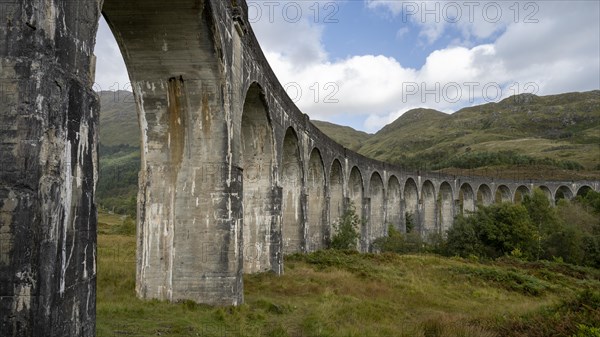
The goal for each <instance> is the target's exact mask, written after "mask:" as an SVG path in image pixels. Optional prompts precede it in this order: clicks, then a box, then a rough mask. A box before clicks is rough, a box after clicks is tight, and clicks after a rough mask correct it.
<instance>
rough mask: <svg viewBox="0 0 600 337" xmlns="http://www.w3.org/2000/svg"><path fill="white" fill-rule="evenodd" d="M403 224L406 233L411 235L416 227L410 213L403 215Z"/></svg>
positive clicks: (413, 217)
mask: <svg viewBox="0 0 600 337" xmlns="http://www.w3.org/2000/svg"><path fill="white" fill-rule="evenodd" d="M404 223H405V224H406V233H411V232H412V231H413V230H414V229H415V227H416V225H415V216H414V214H412V213H410V212H406V213H404Z"/></svg>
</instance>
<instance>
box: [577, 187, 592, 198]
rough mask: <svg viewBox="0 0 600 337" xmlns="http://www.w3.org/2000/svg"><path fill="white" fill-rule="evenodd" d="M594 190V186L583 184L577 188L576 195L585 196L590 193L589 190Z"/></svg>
mask: <svg viewBox="0 0 600 337" xmlns="http://www.w3.org/2000/svg"><path fill="white" fill-rule="evenodd" d="M593 190H594V189H593V188H591V187H590V186H588V185H583V186H581V187H580V188H579V189H578V190H577V194H576V196H578V197H579V196H582V197H585V196H586V195H587V194H588V192H589V191H593Z"/></svg>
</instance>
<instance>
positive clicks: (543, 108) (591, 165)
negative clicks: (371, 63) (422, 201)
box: [358, 90, 600, 169]
mask: <svg viewBox="0 0 600 337" xmlns="http://www.w3.org/2000/svg"><path fill="white" fill-rule="evenodd" d="M506 151H513V152H515V153H518V155H521V156H528V157H531V158H533V159H534V160H538V161H544V160H546V159H545V158H548V159H549V160H550V161H557V162H565V161H573V162H576V163H579V164H580V165H581V166H583V167H584V168H586V169H597V167H598V166H599V165H600V91H598V90H596V91H590V92H584V93H567V94H561V95H553V96H544V97H538V96H534V95H529V94H524V95H519V96H513V97H510V98H507V99H505V100H503V101H501V102H498V103H488V104H484V105H480V106H474V107H469V108H465V109H462V110H460V111H457V112H456V113H454V114H451V115H446V114H444V113H441V112H439V111H435V110H426V109H415V110H411V111H409V112H407V113H405V114H404V115H402V116H400V117H399V118H398V119H397V120H396V121H394V122H393V123H391V124H389V125H387V126H386V127H384V128H383V129H382V130H380V131H379V132H377V133H376V134H375V135H373V136H372V137H370V138H369V139H368V140H367V141H365V142H364V144H363V145H362V146H361V147H360V149H359V150H358V152H360V153H361V154H363V155H365V156H368V157H371V158H375V159H379V160H384V161H388V162H392V163H397V164H403V165H406V166H412V167H419V166H426V165H427V166H429V167H434V168H435V167H438V168H439V167H448V166H451V165H446V164H449V163H448V162H449V161H452V158H453V157H457V156H464V155H469V156H473V155H474V154H477V153H485V152H489V153H499V152H506ZM575 166H577V165H575Z"/></svg>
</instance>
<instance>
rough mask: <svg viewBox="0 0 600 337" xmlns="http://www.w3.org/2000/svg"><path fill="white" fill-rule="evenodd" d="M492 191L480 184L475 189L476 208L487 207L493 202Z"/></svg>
mask: <svg viewBox="0 0 600 337" xmlns="http://www.w3.org/2000/svg"><path fill="white" fill-rule="evenodd" d="M493 200H494V199H493V197H492V189H490V187H489V186H488V185H486V184H481V185H479V187H478V188H477V206H480V205H481V206H489V205H491V204H492V202H493Z"/></svg>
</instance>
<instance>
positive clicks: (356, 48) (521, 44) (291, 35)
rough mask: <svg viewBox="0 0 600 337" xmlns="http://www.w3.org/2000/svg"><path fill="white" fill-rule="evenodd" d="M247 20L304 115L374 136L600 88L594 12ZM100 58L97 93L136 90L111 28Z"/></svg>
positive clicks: (440, 6)
mask: <svg viewBox="0 0 600 337" xmlns="http://www.w3.org/2000/svg"><path fill="white" fill-rule="evenodd" d="M249 9H250V10H249V18H250V22H251V26H252V27H253V29H254V31H255V34H256V36H257V38H258V40H259V43H260V45H261V47H262V48H263V51H264V52H265V55H266V56H267V59H268V60H269V63H270V64H271V66H272V68H273V70H274V71H275V74H276V75H277V77H278V78H279V80H280V82H281V83H282V85H284V87H286V88H287V90H288V93H289V94H290V96H291V97H293V98H294V99H295V101H296V104H297V105H298V106H299V107H300V109H301V110H302V111H304V112H306V113H307V114H309V115H310V116H311V118H312V119H320V120H327V121H331V122H334V123H338V124H342V125H349V126H351V127H354V128H356V129H359V130H363V131H367V132H375V131H377V130H379V129H380V128H381V127H383V126H384V125H386V124H388V123H390V122H392V121H393V120H395V119H396V118H398V117H399V116H400V115H402V114H403V113H404V112H406V111H408V110H410V109H412V108H417V107H427V108H434V109H438V110H440V111H443V112H446V113H452V112H454V111H457V110H459V109H460V108H462V107H465V106H470V105H474V104H480V103H485V102H490V101H498V100H500V99H502V98H505V97H508V96H511V95H513V94H515V93H522V92H533V93H536V94H538V95H548V94H557V93H562V92H570V91H586V90H594V89H599V88H600V1H596V0H591V1H589V0H588V1H520V2H517V1H464V2H461V1H457V2H438V1H414V2H413V1H381V0H350V1H312V0H308V1H254V2H249ZM317 13H318V14H317ZM96 54H97V55H98V63H97V64H98V66H97V78H96V82H97V83H98V87H97V88H102V89H107V88H112V89H115V88H117V87H119V88H121V89H129V87H128V86H127V84H124V83H126V82H127V75H126V70H125V67H124V65H123V64H122V60H120V54H119V51H118V47H117V46H116V43H115V42H114V39H112V36H111V34H110V31H109V30H108V28H107V27H106V24H105V23H104V22H101V26H100V30H99V34H98V42H97V46H96ZM112 83H118V85H114V84H112Z"/></svg>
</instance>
